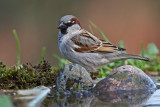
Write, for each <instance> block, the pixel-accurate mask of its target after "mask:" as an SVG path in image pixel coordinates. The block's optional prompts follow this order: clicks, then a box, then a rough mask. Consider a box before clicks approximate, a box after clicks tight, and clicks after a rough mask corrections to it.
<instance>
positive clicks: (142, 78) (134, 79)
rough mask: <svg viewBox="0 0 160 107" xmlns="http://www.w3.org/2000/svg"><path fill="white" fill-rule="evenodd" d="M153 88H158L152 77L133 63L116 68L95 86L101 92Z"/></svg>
mask: <svg viewBox="0 0 160 107" xmlns="http://www.w3.org/2000/svg"><path fill="white" fill-rule="evenodd" d="M152 89H156V85H155V84H154V82H153V81H152V79H151V78H150V77H149V76H148V75H146V74H145V73H144V72H143V71H142V70H140V69H139V68H137V67H134V66H131V65H124V66H121V67H119V68H117V69H115V70H114V71H113V72H112V74H111V75H109V76H108V77H106V78H105V79H103V80H101V81H100V82H98V83H97V85H96V87H95V90H96V91H98V92H99V93H106V92H112V91H121V90H123V91H133V90H134V91H135V90H152Z"/></svg>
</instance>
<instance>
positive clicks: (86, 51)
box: [58, 15, 149, 72]
mask: <svg viewBox="0 0 160 107" xmlns="http://www.w3.org/2000/svg"><path fill="white" fill-rule="evenodd" d="M58 29H60V30H59V35H58V44H59V50H60V52H61V54H62V55H63V56H64V57H65V58H67V59H68V60H69V61H71V62H73V63H76V64H79V65H81V66H83V67H84V68H85V69H86V70H87V71H88V72H96V71H97V69H99V68H101V67H102V66H105V65H107V64H109V63H111V62H114V61H118V60H122V59H139V60H144V61H149V59H148V58H145V57H141V56H137V55H130V54H126V53H120V52H118V51H125V49H124V48H120V47H117V46H114V45H112V44H111V43H109V42H106V41H104V40H102V39H99V38H97V37H96V36H94V35H93V34H91V33H90V32H88V31H87V30H85V29H83V28H82V26H81V24H80V22H79V20H78V18H76V17H75V16H72V15H65V16H63V17H62V18H61V19H60V24H59V26H58Z"/></svg>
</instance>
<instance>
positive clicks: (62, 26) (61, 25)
mask: <svg viewBox="0 0 160 107" xmlns="http://www.w3.org/2000/svg"><path fill="white" fill-rule="evenodd" d="M65 27H67V26H66V25H65V24H63V22H61V23H60V24H59V25H58V27H57V29H61V28H65Z"/></svg>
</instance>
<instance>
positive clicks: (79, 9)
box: [0, 0, 160, 66]
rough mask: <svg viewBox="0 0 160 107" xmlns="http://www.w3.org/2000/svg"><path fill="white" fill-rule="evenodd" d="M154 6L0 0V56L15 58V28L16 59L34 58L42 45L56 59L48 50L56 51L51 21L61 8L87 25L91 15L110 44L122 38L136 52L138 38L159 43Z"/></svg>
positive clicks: (140, 1) (148, 0) (159, 6)
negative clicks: (18, 47)
mask: <svg viewBox="0 0 160 107" xmlns="http://www.w3.org/2000/svg"><path fill="white" fill-rule="evenodd" d="M159 11H160V1H159V0H0V61H3V62H4V63H5V64H7V66H13V65H15V64H16V62H17V61H16V52H17V48H16V41H15V39H14V36H13V33H12V30H13V29H16V31H17V33H18V36H19V39H20V44H21V62H22V63H27V62H31V63H33V64H37V63H38V61H39V58H40V54H41V49H42V47H46V54H45V59H46V60H48V61H49V62H50V63H51V64H52V65H53V66H54V65H58V63H57V62H58V60H57V59H56V58H54V57H53V56H52V55H53V54H57V55H59V56H61V55H60V52H59V49H58V41H57V36H58V29H57V26H58V24H59V19H60V18H61V17H62V16H64V15H66V14H72V15H74V16H76V17H78V18H79V20H80V22H81V25H82V26H83V27H84V28H85V29H87V30H89V25H90V23H89V20H91V21H92V22H94V23H95V24H96V25H97V26H98V27H99V28H100V29H101V30H102V31H103V33H104V34H105V35H106V36H107V38H108V39H109V40H110V41H111V42H112V43H113V44H114V45H118V43H119V41H120V40H123V41H124V43H125V48H126V49H127V53H132V54H139V53H140V49H141V45H140V44H141V43H144V47H145V48H146V47H147V44H148V43H152V42H153V43H155V44H156V45H157V46H158V48H160V12H159ZM94 31H95V34H96V36H99V37H100V35H99V34H98V33H97V32H96V30H94ZM100 38H101V37H100Z"/></svg>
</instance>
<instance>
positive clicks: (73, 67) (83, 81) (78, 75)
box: [56, 63, 93, 89]
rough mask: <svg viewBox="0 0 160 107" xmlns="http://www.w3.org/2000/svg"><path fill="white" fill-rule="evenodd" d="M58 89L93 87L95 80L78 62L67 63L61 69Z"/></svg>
mask: <svg viewBox="0 0 160 107" xmlns="http://www.w3.org/2000/svg"><path fill="white" fill-rule="evenodd" d="M56 86H57V88H58V89H60V88H61V89H66V88H72V87H79V86H80V88H91V87H93V81H92V79H91V77H90V75H89V73H88V72H87V71H86V69H85V68H83V67H82V66H80V65H78V64H73V63H70V64H67V65H65V67H64V68H62V69H61V71H60V74H59V76H58V77H57V80H56Z"/></svg>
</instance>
